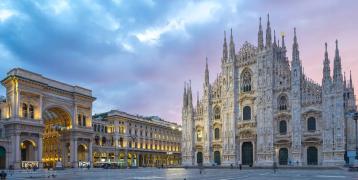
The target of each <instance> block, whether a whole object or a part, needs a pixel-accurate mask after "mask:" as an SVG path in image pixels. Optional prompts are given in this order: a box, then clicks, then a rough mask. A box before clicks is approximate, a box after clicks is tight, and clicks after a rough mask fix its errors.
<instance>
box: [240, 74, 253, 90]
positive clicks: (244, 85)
mask: <svg viewBox="0 0 358 180" xmlns="http://www.w3.org/2000/svg"><path fill="white" fill-rule="evenodd" d="M241 91H242V92H248V91H251V73H250V71H248V70H245V71H244V72H243V73H242V74H241Z"/></svg>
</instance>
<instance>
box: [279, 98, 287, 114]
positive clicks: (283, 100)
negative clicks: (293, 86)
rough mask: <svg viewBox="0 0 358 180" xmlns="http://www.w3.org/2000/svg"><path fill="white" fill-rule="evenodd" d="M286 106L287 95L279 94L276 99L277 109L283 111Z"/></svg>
mask: <svg viewBox="0 0 358 180" xmlns="http://www.w3.org/2000/svg"><path fill="white" fill-rule="evenodd" d="M287 106H288V102H287V97H286V96H284V95H282V96H280V97H279V99H278V109H279V110H280V111H285V110H287Z"/></svg>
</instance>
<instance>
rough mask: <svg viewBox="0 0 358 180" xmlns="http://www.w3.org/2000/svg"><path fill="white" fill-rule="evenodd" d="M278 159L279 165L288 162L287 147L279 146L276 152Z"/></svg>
mask: <svg viewBox="0 0 358 180" xmlns="http://www.w3.org/2000/svg"><path fill="white" fill-rule="evenodd" d="M278 161H279V164H280V165H287V162H288V150H287V148H281V149H280V151H279V152H278Z"/></svg>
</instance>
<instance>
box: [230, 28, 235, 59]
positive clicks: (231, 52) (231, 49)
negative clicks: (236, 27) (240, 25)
mask: <svg viewBox="0 0 358 180" xmlns="http://www.w3.org/2000/svg"><path fill="white" fill-rule="evenodd" d="M229 52H230V53H229V59H230V61H231V62H233V61H235V59H236V58H235V56H236V55H235V44H234V38H233V36H232V29H231V30H230V51H229Z"/></svg>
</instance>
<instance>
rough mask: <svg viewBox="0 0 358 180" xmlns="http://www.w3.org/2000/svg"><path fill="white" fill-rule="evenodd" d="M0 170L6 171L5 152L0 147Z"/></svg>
mask: <svg viewBox="0 0 358 180" xmlns="http://www.w3.org/2000/svg"><path fill="white" fill-rule="evenodd" d="M0 169H6V150H5V148H4V147H2V146H0Z"/></svg>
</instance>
